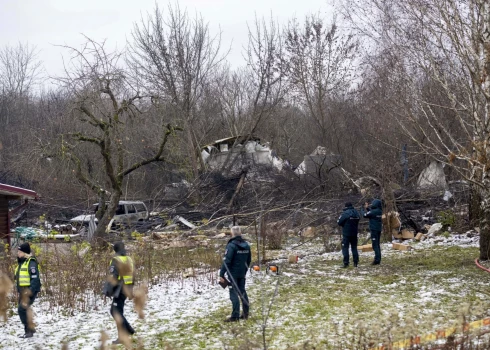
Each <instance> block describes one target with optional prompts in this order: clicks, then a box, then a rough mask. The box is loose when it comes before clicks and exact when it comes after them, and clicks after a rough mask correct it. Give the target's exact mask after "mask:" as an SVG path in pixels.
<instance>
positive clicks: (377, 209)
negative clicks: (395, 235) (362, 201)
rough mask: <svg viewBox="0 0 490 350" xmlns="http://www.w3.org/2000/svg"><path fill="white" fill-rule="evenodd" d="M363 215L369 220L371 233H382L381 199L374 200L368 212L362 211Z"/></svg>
mask: <svg viewBox="0 0 490 350" xmlns="http://www.w3.org/2000/svg"><path fill="white" fill-rule="evenodd" d="M362 214H363V215H362V216H363V217H365V218H368V219H369V229H370V230H371V231H378V232H381V229H382V226H383V225H382V221H381V217H382V215H383V211H382V210H381V201H380V200H379V199H375V200H373V202H372V203H371V207H370V208H369V210H368V211H367V212H364V211H362Z"/></svg>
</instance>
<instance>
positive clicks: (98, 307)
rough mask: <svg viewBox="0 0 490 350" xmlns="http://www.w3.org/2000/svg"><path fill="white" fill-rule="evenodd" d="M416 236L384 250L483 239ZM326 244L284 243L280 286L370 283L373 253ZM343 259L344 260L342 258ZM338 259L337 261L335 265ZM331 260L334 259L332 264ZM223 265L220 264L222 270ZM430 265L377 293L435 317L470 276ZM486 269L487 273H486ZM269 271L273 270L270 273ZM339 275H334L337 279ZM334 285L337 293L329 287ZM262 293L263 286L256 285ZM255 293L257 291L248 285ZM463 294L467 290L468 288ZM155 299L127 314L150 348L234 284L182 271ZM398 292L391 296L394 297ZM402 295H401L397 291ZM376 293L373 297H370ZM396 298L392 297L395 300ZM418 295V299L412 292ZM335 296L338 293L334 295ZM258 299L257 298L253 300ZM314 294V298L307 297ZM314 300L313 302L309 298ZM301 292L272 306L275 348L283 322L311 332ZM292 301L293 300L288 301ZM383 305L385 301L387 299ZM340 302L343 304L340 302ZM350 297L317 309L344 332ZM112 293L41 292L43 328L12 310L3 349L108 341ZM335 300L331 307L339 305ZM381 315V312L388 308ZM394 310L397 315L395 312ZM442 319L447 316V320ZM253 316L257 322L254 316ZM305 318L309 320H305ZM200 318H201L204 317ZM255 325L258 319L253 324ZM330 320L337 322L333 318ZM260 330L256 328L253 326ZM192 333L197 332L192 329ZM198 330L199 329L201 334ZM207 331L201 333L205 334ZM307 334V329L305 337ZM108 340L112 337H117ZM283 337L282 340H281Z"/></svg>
mask: <svg viewBox="0 0 490 350" xmlns="http://www.w3.org/2000/svg"><path fill="white" fill-rule="evenodd" d="M412 243H413V246H414V250H413V251H412V252H400V251H395V250H393V249H391V244H383V245H382V250H383V256H384V257H385V258H386V257H389V256H410V254H413V253H415V252H417V251H421V250H424V249H430V248H431V247H433V246H438V245H441V246H448V245H457V246H462V247H477V246H478V237H467V236H466V235H453V236H450V237H446V238H444V237H440V236H439V237H436V238H434V239H432V238H431V239H428V240H426V241H425V242H420V243H414V242H412ZM321 250H322V246H321V242H311V243H306V244H302V245H300V246H296V247H291V246H290V247H289V249H285V250H284V252H283V253H282V255H281V257H280V258H279V259H278V260H277V262H278V263H279V264H284V266H286V263H285V258H284V257H285V256H287V255H288V254H297V255H299V256H301V258H300V259H299V261H298V264H297V265H296V264H295V265H294V267H291V268H290V269H287V268H286V269H284V272H283V274H282V276H283V277H282V278H283V282H281V286H284V287H285V288H290V287H291V288H293V287H294V288H296V287H297V286H298V285H301V284H302V283H307V282H308V281H309V280H307V278H321V279H322V280H323V279H330V280H332V281H333V280H335V281H336V282H335V283H337V284H332V285H328V286H327V287H328V288H330V287H331V288H332V289H331V290H330V292H329V291H328V290H327V291H325V293H327V294H326V296H327V297H332V298H333V299H335V296H334V295H335V291H336V289H335V288H337V287H336V286H340V285H342V284H347V285H348V284H349V283H354V284H355V285H356V286H357V285H360V284H362V283H364V281H366V280H367V278H369V274H370V273H372V270H368V268H367V265H368V264H369V262H370V261H372V259H373V257H374V254H373V253H362V254H361V263H360V268H359V269H356V270H353V269H349V271H345V270H344V271H342V270H343V269H340V264H341V260H342V258H341V257H342V255H341V253H340V252H338V251H336V252H332V253H320V252H321ZM328 261H329V262H330V264H331V265H330V267H329V268H328V269H324V268H322V262H323V263H324V262H328ZM337 262H338V266H337ZM332 263H334V265H332ZM332 266H335V267H334V268H332ZM217 273H218V272H216V274H217ZM431 273H433V274H437V273H438V272H437V271H434V272H431V271H427V273H426V274H425V275H424V276H423V278H422V279H421V280H420V281H418V282H417V281H414V279H413V278H411V279H409V280H405V279H404V278H401V279H397V282H393V283H387V284H385V285H384V286H383V291H382V292H383V293H385V295H384V296H382V295H379V296H374V298H373V300H374V299H376V302H380V303H381V302H382V301H383V298H384V299H388V301H386V303H389V302H391V303H392V304H393V305H394V306H395V309H397V310H398V311H397V313H398V314H397V315H398V317H400V318H403V317H405V316H406V314H407V313H410V312H412V311H413V310H412V311H410V310H411V309H412V306H415V307H417V311H416V312H418V313H419V315H427V317H432V316H431V313H433V312H434V310H432V306H431V305H432V304H434V307H436V308H437V307H438V304H437V302H438V299H440V298H446V299H447V300H451V298H454V293H455V292H454V291H455V290H459V289H460V288H461V290H462V289H463V286H464V281H461V280H459V279H457V278H456V279H455V280H453V281H448V282H450V283H451V284H452V289H451V290H445V289H444V288H442V287H440V286H435V285H434V286H432V285H431V284H430V283H427V282H428V281H427V280H426V279H427V278H430V276H431ZM251 277H252V278H248V280H247V285H248V288H250V290H251V291H252V295H253V294H254V291H253V290H254V287H255V288H256V289H257V290H258V288H259V287H260V283H261V279H260V278H259V277H258V276H256V277H254V276H251ZM485 277H486V276H485ZM267 278H273V277H270V276H267ZM332 283H334V282H332ZM400 289H407V293H417V294H418V295H417V297H416V298H415V299H413V301H410V302H411V303H413V304H412V306H407V305H406V303H405V304H404V300H400V299H399V296H398V295H397V294H396V293H397V292H398V291H400ZM281 293H282V294H283V295H284V294H285V293H286V291H285V290H281V291H280V294H281ZM329 293H330V294H329ZM256 294H258V292H257V293H256ZM362 294H368V292H366V293H363V292H362V291H361V292H360V293H359V295H356V297H359V298H361V297H365V298H370V297H371V296H370V295H362ZM249 295H250V293H249ZM309 297H310V298H312V299H310V301H314V302H318V300H317V299H315V298H316V296H314V297H312V296H309ZM462 297H463V298H464V297H465V295H463V296H462ZM148 298H149V299H148V303H147V307H146V310H145V314H146V317H145V318H144V319H143V320H139V319H138V318H137V315H136V313H135V312H134V309H133V303H132V302H131V301H127V302H126V308H125V314H126V317H127V319H128V321H129V322H130V323H131V324H132V325H133V327H134V328H135V329H136V331H137V336H138V337H141V338H142V339H143V340H144V344H145V348H146V349H158V348H159V345H158V344H159V343H158V342H159V336H158V335H159V334H162V333H164V332H169V331H176V332H177V331H178V330H179V329H182V327H183V326H184V327H185V326H186V324H189V325H195V324H196V322H198V323H199V320H203V319H205V318H206V317H208V316H210V315H212V314H213V313H214V316H216V312H217V310H219V309H223V308H226V310H229V309H230V302H229V298H228V291H227V290H223V289H222V288H221V287H219V286H218V285H212V284H211V283H210V282H209V278H204V277H202V276H198V277H197V278H189V279H183V280H179V281H170V282H169V281H166V282H165V283H162V284H161V285H157V286H154V287H152V288H150V290H149V295H148ZM322 298H323V299H325V297H322V296H319V299H320V300H321V299H322ZM390 298H391V299H393V300H391V299H390ZM396 298H398V299H396ZM366 300H369V299H366ZM390 300H391V301H390ZM411 300H412V299H411ZM334 301H335V300H334ZM253 302H255V300H254V301H253ZM308 302H309V301H308ZM305 303H307V302H305ZM305 303H303V302H302V300H296V302H295V303H294V304H291V305H288V307H286V308H282V309H278V310H274V311H273V315H271V321H270V325H271V329H272V331H274V332H277V330H279V331H278V332H277V335H276V336H275V337H274V338H273V340H271V341H273V342H275V344H276V346H275V347H273V348H276V349H280V348H282V346H283V345H284V344H285V342H288V341H290V340H288V339H287V337H286V334H281V333H280V329H281V328H282V327H288V324H289V323H291V322H295V321H294V320H295V319H298V320H299V321H298V323H297V325H296V328H295V329H297V330H301V327H304V328H305V330H304V331H305V332H308V329H307V322H309V321H310V319H307V318H306V319H304V320H305V321H304V322H305V323H303V317H304V314H305V310H306V312H311V314H312V315H317V314H316V311H318V310H315V307H312V309H311V310H310V309H309V308H308V307H307V306H308V305H305ZM286 305H287V304H286ZM380 305H381V304H380ZM335 307H337V305H335ZM352 307H353V306H351V305H347V306H345V307H344V306H340V308H339V309H340V310H343V309H345V311H342V312H344V314H342V313H340V314H334V315H330V314H329V315H327V316H318V315H317V316H313V317H327V318H326V320H329V321H330V324H331V325H332V327H336V330H335V332H337V333H338V332H342V331H344V330H345V329H346V327H350V328H352V327H354V325H352V324H349V323H346V322H345V319H346V318H345V315H346V314H348V313H350V312H352V310H351V309H352ZM109 308H110V304H109V300H108V299H107V300H105V301H104V300H103V298H100V299H97V300H94V302H93V305H92V307H91V310H90V311H87V312H78V311H73V312H68V311H66V310H65V311H57V310H56V311H54V310H50V309H49V307H48V305H47V304H46V303H45V302H43V298H42V297H41V298H40V299H38V300H36V302H35V303H34V306H33V309H34V312H35V316H34V321H35V323H36V324H37V333H36V334H35V335H34V337H33V338H31V339H21V338H19V335H22V334H23V329H22V324H21V322H20V320H19V317H18V315H17V310H16V309H14V310H13V313H14V314H13V315H12V316H11V317H9V319H8V320H7V322H5V323H0V349H61V344H62V343H63V342H68V349H73V350H76V349H84V350H85V349H87V350H88V349H98V348H100V346H101V342H100V337H101V332H102V331H106V332H107V334H108V335H109V337H110V341H112V340H114V339H115V338H116V337H117V330H116V325H115V322H114V320H113V319H112V317H111V315H110V314H109ZM333 309H334V308H333V307H332V310H333ZM360 310H361V311H359V315H360V316H359V317H367V313H368V312H369V311H370V310H371V308H370V306H369V307H367V308H366V309H361V308H360ZM363 313H365V314H363ZM381 313H386V315H385V316H386V317H388V316H390V315H388V313H389V312H388V311H386V310H385V308H382V310H381ZM381 316H382V315H381ZM390 317H391V316H390ZM221 321H222V320H218V321H216V322H220V323H219V324H220V326H219V327H222V328H219V329H218V330H217V331H216V332H217V334H221V335H223V338H222V339H219V338H218V337H216V339H214V337H211V338H212V339H209V338H210V337H205V338H206V342H205V345H204V346H205V348H217V349H219V348H223V346H222V344H223V339H227V338H229V337H231V336H232V335H230V334H231V333H232V332H230V330H229V329H228V328H226V326H225V325H223V326H221ZM441 322H442V320H441ZM249 324H250V323H249ZM305 324H306V326H305ZM198 326H199V324H198ZM250 327H251V328H253V327H256V326H253V325H252V326H250ZM329 327H330V326H329ZM252 332H253V330H252ZM317 335H318V337H317V340H321V339H322V338H325V339H326V338H328V337H329V330H328V329H327V328H326V329H324V330H322V331H321V332H319V333H318V334H317ZM190 336H191V337H192V333H191V335H190ZM196 336H197V335H194V337H196ZM199 336H201V334H199ZM307 337H308V335H306V333H305V339H306V338H307ZM110 341H109V342H110ZM281 344H283V345H281ZM182 348H188V349H194V348H199V346H197V345H189V346H183V347H182Z"/></svg>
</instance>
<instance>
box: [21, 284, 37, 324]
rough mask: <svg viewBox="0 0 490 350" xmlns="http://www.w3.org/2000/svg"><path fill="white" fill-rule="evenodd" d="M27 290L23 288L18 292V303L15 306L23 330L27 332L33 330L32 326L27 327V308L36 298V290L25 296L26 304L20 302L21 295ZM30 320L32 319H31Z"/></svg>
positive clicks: (27, 291)
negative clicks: (16, 306)
mask: <svg viewBox="0 0 490 350" xmlns="http://www.w3.org/2000/svg"><path fill="white" fill-rule="evenodd" d="M29 292H30V291H29V290H26V289H23V290H21V291H20V292H19V305H18V308H17V311H18V312H19V317H20V321H21V322H22V324H23V325H24V330H25V332H26V333H27V332H28V331H34V328H33V327H32V329H31V328H29V324H28V322H27V310H29V309H30V308H31V305H32V304H33V303H34V300H36V297H37V292H35V293H32V294H31V295H30V296H28V297H27V296H26V297H25V300H24V301H27V305H23V304H22V295H23V294H24V293H29ZM31 321H32V320H31Z"/></svg>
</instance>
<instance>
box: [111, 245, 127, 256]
mask: <svg viewBox="0 0 490 350" xmlns="http://www.w3.org/2000/svg"><path fill="white" fill-rule="evenodd" d="M114 252H116V253H118V254H121V253H126V250H125V249H124V242H116V243H114Z"/></svg>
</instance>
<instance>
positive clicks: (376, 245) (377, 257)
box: [371, 231, 381, 264]
mask: <svg viewBox="0 0 490 350" xmlns="http://www.w3.org/2000/svg"><path fill="white" fill-rule="evenodd" d="M380 240H381V231H371V242H372V246H373V250H374V262H375V263H377V264H379V263H381V246H380Z"/></svg>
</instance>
